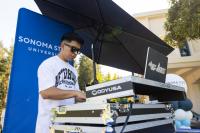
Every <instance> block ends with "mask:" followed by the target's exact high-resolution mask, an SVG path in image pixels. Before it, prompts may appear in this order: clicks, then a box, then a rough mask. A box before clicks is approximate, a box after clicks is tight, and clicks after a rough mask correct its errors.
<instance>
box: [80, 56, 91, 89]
mask: <svg viewBox="0 0 200 133" xmlns="http://www.w3.org/2000/svg"><path fill="white" fill-rule="evenodd" d="M78 74H79V77H78V81H79V86H80V89H81V90H85V86H86V85H89V84H91V82H92V79H93V70H92V61H91V60H90V59H89V58H87V57H86V56H84V55H81V57H80V59H79V65H78Z"/></svg>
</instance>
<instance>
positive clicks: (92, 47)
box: [91, 44, 99, 85]
mask: <svg viewBox="0 0 200 133" xmlns="http://www.w3.org/2000/svg"><path fill="white" fill-rule="evenodd" d="M91 51H92V61H93V78H94V79H93V82H92V84H93V85H95V84H98V83H99V82H98V80H97V76H96V63H95V61H94V60H95V59H94V45H93V44H92V45H91Z"/></svg>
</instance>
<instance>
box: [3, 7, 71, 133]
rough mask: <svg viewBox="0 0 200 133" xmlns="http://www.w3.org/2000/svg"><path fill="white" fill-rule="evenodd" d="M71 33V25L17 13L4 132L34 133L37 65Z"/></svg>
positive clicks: (23, 10) (27, 11) (26, 11)
mask: <svg viewBox="0 0 200 133" xmlns="http://www.w3.org/2000/svg"><path fill="white" fill-rule="evenodd" d="M70 31H72V28H71V27H70V26H67V25H64V24H62V23H59V22H57V21H55V20H52V19H49V18H48V17H45V16H42V15H40V14H37V13H34V12H32V11H30V10H27V9H24V8H22V9H20V10H19V14H18V22H17V30H16V37H15V45H14V55H13V62H12V69H11V76H10V84H9V91H8V99H7V107H6V114H5V121H4V128H3V133H34V132H35V124H36V119H37V108H38V106H37V105H38V83H37V69H38V66H39V64H40V63H41V62H42V61H43V60H44V59H46V58H48V57H50V56H53V55H56V54H57V53H58V52H59V50H60V37H61V36H62V34H63V33H65V32H70Z"/></svg>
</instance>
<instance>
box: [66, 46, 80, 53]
mask: <svg viewBox="0 0 200 133" xmlns="http://www.w3.org/2000/svg"><path fill="white" fill-rule="evenodd" d="M64 44H65V45H66V46H68V47H70V48H71V52H72V53H74V54H76V55H77V54H80V49H79V48H76V47H73V46H71V45H69V44H67V43H64Z"/></svg>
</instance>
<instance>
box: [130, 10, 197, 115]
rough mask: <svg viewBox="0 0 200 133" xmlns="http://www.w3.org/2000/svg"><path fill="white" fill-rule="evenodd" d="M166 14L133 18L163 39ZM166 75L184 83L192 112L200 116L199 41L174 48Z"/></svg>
mask: <svg viewBox="0 0 200 133" xmlns="http://www.w3.org/2000/svg"><path fill="white" fill-rule="evenodd" d="M167 12H168V10H167V9H164V10H158V11H152V12H145V13H139V14H134V15H133V17H134V18H135V19H137V20H138V21H139V22H140V23H141V24H143V25H144V26H145V27H146V28H148V29H149V30H150V31H152V32H153V33H154V34H156V35H157V36H158V37H160V38H161V39H163V38H164V36H165V34H166V31H165V29H164V23H165V21H166V18H167ZM167 73H174V74H177V75H179V76H181V77H182V78H183V79H184V80H185V81H186V83H187V86H188V89H187V97H188V98H189V99H190V100H191V101H192V102H193V109H192V110H193V111H195V112H197V113H199V114H200V40H192V41H188V42H186V43H185V44H184V46H183V48H181V49H179V48H175V50H174V51H173V52H172V53H171V54H170V55H169V56H168V70H167Z"/></svg>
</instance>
